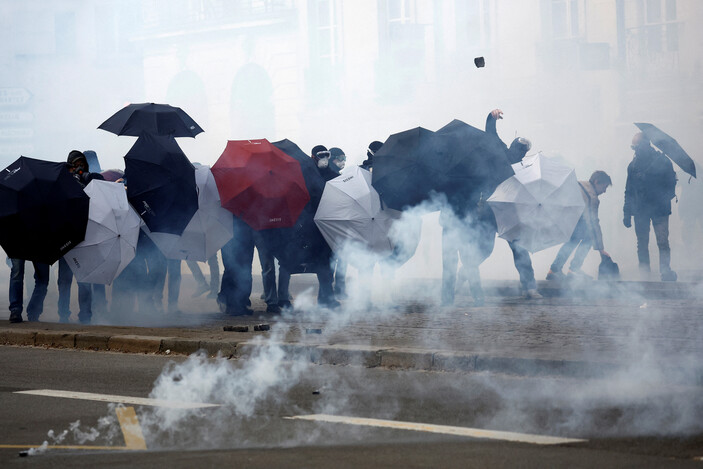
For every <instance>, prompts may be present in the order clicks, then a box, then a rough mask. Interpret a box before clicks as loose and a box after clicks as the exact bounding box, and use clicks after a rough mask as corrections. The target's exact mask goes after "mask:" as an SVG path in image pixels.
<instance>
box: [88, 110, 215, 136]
mask: <svg viewBox="0 0 703 469" xmlns="http://www.w3.org/2000/svg"><path fill="white" fill-rule="evenodd" d="M98 129H102V130H107V131H108V132H112V133H113V134H116V135H130V136H132V137H138V136H139V135H141V133H142V132H148V133H150V134H153V135H170V136H172V137H195V136H196V135H198V134H199V133H200V132H202V131H203V129H201V128H200V126H199V125H198V124H196V123H195V121H194V120H193V119H191V117H190V116H189V115H188V114H186V113H185V111H183V109H181V108H179V107H173V106H169V105H168V104H154V103H140V104H130V105H129V106H125V107H123V108H122V109H120V110H119V111H117V112H116V113H115V114H113V115H112V117H110V118H109V119H108V120H106V121H105V122H103V123H102V124H100V125H99V126H98Z"/></svg>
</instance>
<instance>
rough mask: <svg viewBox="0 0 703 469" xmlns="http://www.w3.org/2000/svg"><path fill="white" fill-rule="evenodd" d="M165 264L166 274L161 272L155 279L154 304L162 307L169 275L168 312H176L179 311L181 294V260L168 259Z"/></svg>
mask: <svg viewBox="0 0 703 469" xmlns="http://www.w3.org/2000/svg"><path fill="white" fill-rule="evenodd" d="M165 262H166V270H165V272H163V273H162V272H161V271H159V274H158V275H157V276H156V278H155V279H154V302H155V303H156V304H157V306H158V305H162V303H163V297H164V286H165V285H166V275H168V297H167V298H168V311H176V310H177V309H178V296H179V295H180V293H181V260H180V259H166V260H165Z"/></svg>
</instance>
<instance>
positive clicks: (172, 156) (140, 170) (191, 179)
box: [124, 133, 198, 235]
mask: <svg viewBox="0 0 703 469" xmlns="http://www.w3.org/2000/svg"><path fill="white" fill-rule="evenodd" d="M124 160H125V178H126V179H127V199H128V200H129V203H130V204H132V207H134V209H135V210H136V211H137V213H138V214H139V215H140V216H141V217H142V220H144V223H146V226H147V227H148V228H149V229H150V230H151V231H154V232H160V233H172V234H175V235H180V234H182V233H183V230H185V227H186V226H187V225H188V222H190V220H191V218H193V214H195V211H196V210H197V209H198V190H197V186H196V184H195V168H194V167H193V165H192V164H191V162H190V161H188V158H187V157H186V155H185V153H183V150H181V147H179V146H178V144H177V143H176V140H175V139H174V138H172V137H162V136H156V135H151V134H148V133H144V134H142V135H141V136H140V137H139V138H138V139H137V141H136V142H135V143H134V146H132V148H131V149H130V150H129V152H127V154H126V155H125V157H124Z"/></svg>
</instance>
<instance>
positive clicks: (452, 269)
mask: <svg viewBox="0 0 703 469" xmlns="http://www.w3.org/2000/svg"><path fill="white" fill-rule="evenodd" d="M460 256H461V263H462V273H463V275H464V276H465V277H466V279H467V280H468V281H469V288H470V289H471V296H473V297H474V300H476V301H479V302H480V301H482V300H483V298H484V295H483V288H482V286H481V275H480V273H479V270H478V267H479V265H481V262H483V258H481V257H480V256H479V255H478V253H477V252H476V246H475V243H474V242H473V241H472V240H471V239H470V237H469V236H468V233H465V232H463V230H460V229H458V228H449V227H443V228H442V304H444V305H451V304H453V303H454V295H455V289H456V271H457V266H458V265H459V257H460Z"/></svg>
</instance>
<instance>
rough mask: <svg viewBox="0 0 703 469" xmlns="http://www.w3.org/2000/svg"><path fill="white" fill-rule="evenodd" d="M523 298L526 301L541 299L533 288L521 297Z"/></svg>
mask: <svg viewBox="0 0 703 469" xmlns="http://www.w3.org/2000/svg"><path fill="white" fill-rule="evenodd" d="M523 298H525V299H526V300H539V299H540V298H543V297H542V295H540V294H539V292H538V291H537V290H535V289H534V288H531V289H529V290H527V291H526V292H525V294H524V295H523Z"/></svg>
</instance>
